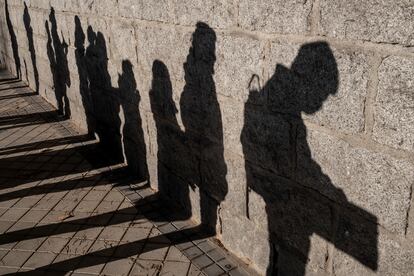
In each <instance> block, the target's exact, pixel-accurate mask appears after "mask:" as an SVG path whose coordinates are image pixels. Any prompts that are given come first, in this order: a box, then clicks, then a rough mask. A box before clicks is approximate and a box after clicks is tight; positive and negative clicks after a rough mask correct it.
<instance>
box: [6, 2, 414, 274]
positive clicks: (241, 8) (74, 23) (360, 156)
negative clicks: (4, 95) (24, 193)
mask: <svg viewBox="0 0 414 276" xmlns="http://www.w3.org/2000/svg"><path fill="white" fill-rule="evenodd" d="M0 5H1V6H0V9H1V11H2V14H1V15H2V16H1V17H0V20H1V22H0V27H1V30H0V35H1V37H0V66H3V65H6V66H7V68H8V69H9V70H10V71H12V72H14V73H16V71H17V70H16V68H20V71H21V73H20V74H21V78H22V79H24V80H26V81H27V82H28V84H29V85H30V86H31V87H32V88H33V89H34V90H37V91H38V92H39V93H40V94H41V95H42V96H43V97H44V98H46V99H47V100H48V101H50V102H51V103H53V104H55V105H56V106H57V107H59V109H60V111H61V115H62V116H65V117H68V118H69V117H70V118H71V120H72V121H73V122H74V123H75V124H77V125H78V126H79V127H80V128H81V129H84V130H85V131H89V132H95V133H96V134H97V136H98V137H99V138H100V140H101V143H102V145H103V146H105V148H106V149H107V150H108V152H109V155H112V157H113V158H115V159H117V160H121V161H122V159H126V161H127V162H128V164H129V166H130V167H131V168H132V169H133V171H134V172H135V173H136V174H137V176H139V177H142V178H148V177H149V179H150V183H151V185H152V186H153V187H154V188H155V189H158V190H160V191H161V192H162V193H164V194H166V195H168V196H169V197H171V198H173V199H174V200H176V201H178V202H180V203H181V204H182V205H183V206H185V207H186V208H187V210H188V211H189V212H188V214H187V216H185V217H184V218H183V219H186V218H192V219H195V220H197V221H200V222H202V223H204V224H206V225H209V226H211V227H212V228H215V229H216V235H217V237H218V239H220V241H221V242H222V243H223V245H224V246H225V247H226V248H227V249H229V250H230V251H232V252H234V253H236V254H237V255H239V256H240V257H242V258H244V259H245V260H246V261H247V262H250V263H251V264H252V266H253V267H255V268H256V269H257V270H258V271H259V272H261V273H262V274H265V273H266V271H267V273H268V274H273V275H276V274H278V275H322V274H324V273H326V274H327V275H338V276H339V275H414V274H413V273H414V272H413V271H414V209H412V208H410V207H411V205H412V204H413V199H412V187H413V184H414V154H413V153H414V69H413V68H414V48H413V47H414V7H413V4H412V2H411V1H410V0H405V1H385V0H383V1H378V0H367V1H356V0H348V1H340V0H308V1H294V0H289V1H282V0H273V1H271V0H257V1H246V0H222V1H213V0H204V1H199V0H192V1H188V0H180V1H178V0H170V1H165V0H163V1H141V0H100V1H93V0H83V1H81V0H65V1H62V0H30V1H26V8H25V5H24V2H23V1H21V0H8V3H7V2H6V0H0ZM14 57H18V60H19V61H20V62H17V63H16V62H15V59H14ZM16 65H17V66H16ZM120 152H121V153H120Z"/></svg>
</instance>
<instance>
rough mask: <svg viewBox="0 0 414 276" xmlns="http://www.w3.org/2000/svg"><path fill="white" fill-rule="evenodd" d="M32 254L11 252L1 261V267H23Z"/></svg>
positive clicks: (28, 252)
mask: <svg viewBox="0 0 414 276" xmlns="http://www.w3.org/2000/svg"><path fill="white" fill-rule="evenodd" d="M32 254H33V252H30V251H17V250H12V251H9V253H8V254H7V255H6V256H4V257H3V259H2V260H1V261H0V265H3V266H13V267H21V266H22V265H23V264H24V263H25V262H26V260H27V259H29V258H30V256H31V255H32Z"/></svg>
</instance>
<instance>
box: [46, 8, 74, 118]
mask: <svg viewBox="0 0 414 276" xmlns="http://www.w3.org/2000/svg"><path fill="white" fill-rule="evenodd" d="M49 21H50V25H51V27H50V29H49V23H48V21H46V23H45V27H46V33H47V44H46V48H47V56H48V58H49V63H50V71H51V73H52V77H53V90H54V92H55V97H56V102H57V108H58V112H59V115H60V116H61V117H62V118H63V119H69V118H70V115H71V114H70V112H71V110H70V103H69V98H68V95H67V88H68V87H70V73H69V67H68V58H67V56H68V47H69V46H68V44H67V43H66V42H65V39H64V38H63V41H61V40H60V37H59V33H58V26H57V22H56V16H55V10H54V9H53V8H51V11H50V14H49Z"/></svg>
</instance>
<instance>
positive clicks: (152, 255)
mask: <svg viewBox="0 0 414 276" xmlns="http://www.w3.org/2000/svg"><path fill="white" fill-rule="evenodd" d="M167 250H168V245H165V244H158V243H147V244H145V247H144V250H143V252H142V253H141V254H140V255H139V258H140V259H144V260H157V261H163V260H164V259H165V257H166V254H167Z"/></svg>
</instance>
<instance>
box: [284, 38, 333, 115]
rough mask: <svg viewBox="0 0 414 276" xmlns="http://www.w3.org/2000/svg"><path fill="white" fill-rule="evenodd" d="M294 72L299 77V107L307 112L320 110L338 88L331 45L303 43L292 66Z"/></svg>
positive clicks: (297, 92)
mask: <svg viewBox="0 0 414 276" xmlns="http://www.w3.org/2000/svg"><path fill="white" fill-rule="evenodd" d="M291 71H292V73H293V74H294V75H295V76H296V77H297V78H298V79H299V85H298V86H297V91H294V93H295V94H296V96H297V97H298V99H297V101H298V109H299V110H301V111H303V112H305V113H306V114H313V113H315V112H316V111H318V110H319V109H320V108H321V107H322V104H323V102H324V101H325V100H326V99H327V98H328V96H329V95H333V94H336V92H337V89H338V67H337V64H336V60H335V57H334V56H333V53H332V50H331V49H330V47H329V45H328V44H327V43H325V42H315V43H309V44H305V45H303V46H302V47H301V48H300V50H299V53H298V55H297V57H296V58H295V60H294V62H293V64H292V66H291Z"/></svg>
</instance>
